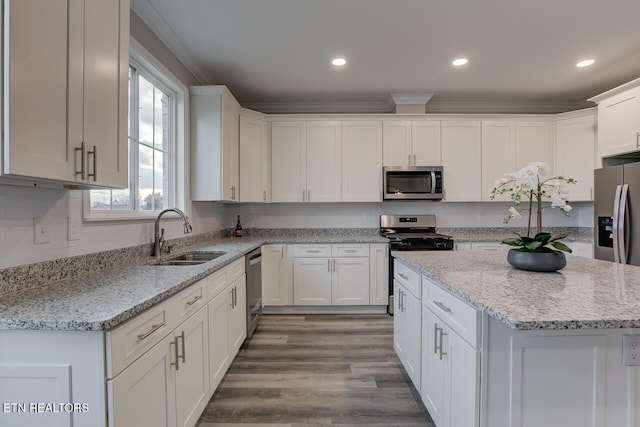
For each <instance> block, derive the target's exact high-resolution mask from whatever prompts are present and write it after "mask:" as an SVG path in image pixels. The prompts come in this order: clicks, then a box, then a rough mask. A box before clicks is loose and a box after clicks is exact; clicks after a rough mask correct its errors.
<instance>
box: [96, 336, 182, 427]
mask: <svg viewBox="0 0 640 427" xmlns="http://www.w3.org/2000/svg"><path fill="white" fill-rule="evenodd" d="M175 345H176V344H175V338H174V336H173V335H169V336H168V337H166V338H165V339H164V340H162V341H161V342H159V343H158V344H156V345H155V346H154V347H153V348H151V350H149V351H148V352H147V353H145V354H144V356H142V357H140V358H139V359H138V360H136V361H135V362H134V363H133V364H132V365H131V366H129V367H128V368H127V369H125V370H124V371H122V372H121V373H120V374H119V375H118V376H117V377H115V378H114V379H113V380H109V381H107V389H108V402H109V408H108V410H109V427H175V426H176V406H175V399H176V389H175V374H176V370H175V368H174V367H173V366H172V363H173V364H175Z"/></svg>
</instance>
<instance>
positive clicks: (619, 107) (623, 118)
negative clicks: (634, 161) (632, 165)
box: [590, 79, 640, 157]
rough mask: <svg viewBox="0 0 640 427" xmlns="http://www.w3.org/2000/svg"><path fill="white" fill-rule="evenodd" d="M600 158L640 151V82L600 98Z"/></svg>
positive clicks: (597, 99)
mask: <svg viewBox="0 0 640 427" xmlns="http://www.w3.org/2000/svg"><path fill="white" fill-rule="evenodd" d="M590 101H595V102H597V103H598V156H600V157H607V156H613V155H616V154H622V153H628V152H630V151H637V150H640V79H637V80H634V81H632V82H629V83H627V84H625V85H623V86H620V87H619V88H615V89H612V90H611V91H609V92H605V93H603V94H601V95H598V96H596V97H594V98H592V99H590Z"/></svg>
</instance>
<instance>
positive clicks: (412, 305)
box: [402, 290, 422, 390]
mask: <svg viewBox="0 0 640 427" xmlns="http://www.w3.org/2000/svg"><path fill="white" fill-rule="evenodd" d="M402 310H403V311H404V312H405V316H406V323H405V327H406V333H405V350H406V351H405V358H404V361H403V362H404V367H405V369H406V370H407V373H408V374H409V377H410V378H411V381H413V385H414V386H415V388H416V390H420V369H421V360H420V357H421V354H422V348H421V340H420V338H421V330H422V324H421V318H422V313H421V304H420V300H419V299H418V298H416V297H415V296H414V295H413V294H412V293H410V292H407V291H406V290H403V293H402Z"/></svg>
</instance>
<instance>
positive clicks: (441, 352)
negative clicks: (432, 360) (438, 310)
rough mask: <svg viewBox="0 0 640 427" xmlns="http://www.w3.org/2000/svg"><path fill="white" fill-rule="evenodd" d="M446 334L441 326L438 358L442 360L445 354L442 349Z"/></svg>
mask: <svg viewBox="0 0 640 427" xmlns="http://www.w3.org/2000/svg"><path fill="white" fill-rule="evenodd" d="M446 336H447V334H446V333H445V332H444V329H443V328H440V360H442V357H443V356H446V355H447V353H446V352H445V351H444V337H446Z"/></svg>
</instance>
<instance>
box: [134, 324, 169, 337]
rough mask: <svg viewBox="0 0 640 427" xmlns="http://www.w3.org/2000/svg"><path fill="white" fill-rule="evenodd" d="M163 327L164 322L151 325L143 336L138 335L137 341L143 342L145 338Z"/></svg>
mask: <svg viewBox="0 0 640 427" xmlns="http://www.w3.org/2000/svg"><path fill="white" fill-rule="evenodd" d="M163 326H164V322H162V323H158V324H157V325H151V329H149V330H148V331H147V332H145V333H144V334H140V335H138V341H144V340H145V339H146V338H147V337H149V336H150V335H151V334H153V333H154V332H155V331H157V330H158V329H160V328H162V327H163Z"/></svg>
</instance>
